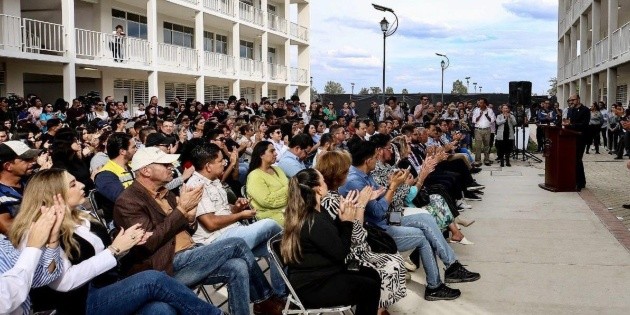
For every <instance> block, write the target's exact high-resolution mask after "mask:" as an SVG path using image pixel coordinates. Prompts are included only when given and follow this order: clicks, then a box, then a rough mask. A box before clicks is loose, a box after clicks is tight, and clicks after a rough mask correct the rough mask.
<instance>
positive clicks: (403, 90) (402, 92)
mask: <svg viewBox="0 0 630 315" xmlns="http://www.w3.org/2000/svg"><path fill="white" fill-rule="evenodd" d="M400 94H409V91H407V89H402V91H401V92H400Z"/></svg>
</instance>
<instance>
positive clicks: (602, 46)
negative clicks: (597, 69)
mask: <svg viewBox="0 0 630 315" xmlns="http://www.w3.org/2000/svg"><path fill="white" fill-rule="evenodd" d="M609 57H610V56H609V54H608V37H605V38H604V39H602V40H600V41H599V42H597V43H596V44H595V58H594V60H593V62H594V66H599V65H601V64H602V63H604V62H606V61H608V58H609Z"/></svg>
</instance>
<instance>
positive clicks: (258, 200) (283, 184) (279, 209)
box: [247, 166, 289, 226]
mask: <svg viewBox="0 0 630 315" xmlns="http://www.w3.org/2000/svg"><path fill="white" fill-rule="evenodd" d="M272 168H273V170H274V171H275V174H274V175H272V174H269V173H267V172H265V171H263V170H261V169H259V168H257V169H255V170H253V171H252V172H251V173H249V175H247V195H248V196H249V197H250V198H251V206H252V209H255V210H256V217H257V218H258V219H266V218H270V219H272V220H274V221H276V222H278V224H280V226H284V209H285V208H286V207H287V200H288V198H289V179H288V178H287V176H286V175H285V174H284V172H283V171H282V169H280V168H279V167H277V166H272Z"/></svg>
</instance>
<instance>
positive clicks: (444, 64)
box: [435, 53, 451, 104]
mask: <svg viewBox="0 0 630 315" xmlns="http://www.w3.org/2000/svg"><path fill="white" fill-rule="evenodd" d="M435 54H436V55H437V56H440V57H442V58H444V59H446V61H444V59H442V61H440V67H441V68H442V104H444V70H446V68H448V66H450V65H451V62H450V61H449V60H448V57H446V55H444V54H440V53H435Z"/></svg>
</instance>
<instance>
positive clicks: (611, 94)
mask: <svg viewBox="0 0 630 315" xmlns="http://www.w3.org/2000/svg"><path fill="white" fill-rule="evenodd" d="M616 9H617V6H616V5H615V10H616ZM606 89H607V91H606V104H608V106H609V107H610V104H612V103H614V102H616V101H617V68H608V69H607V70H606Z"/></svg>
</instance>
